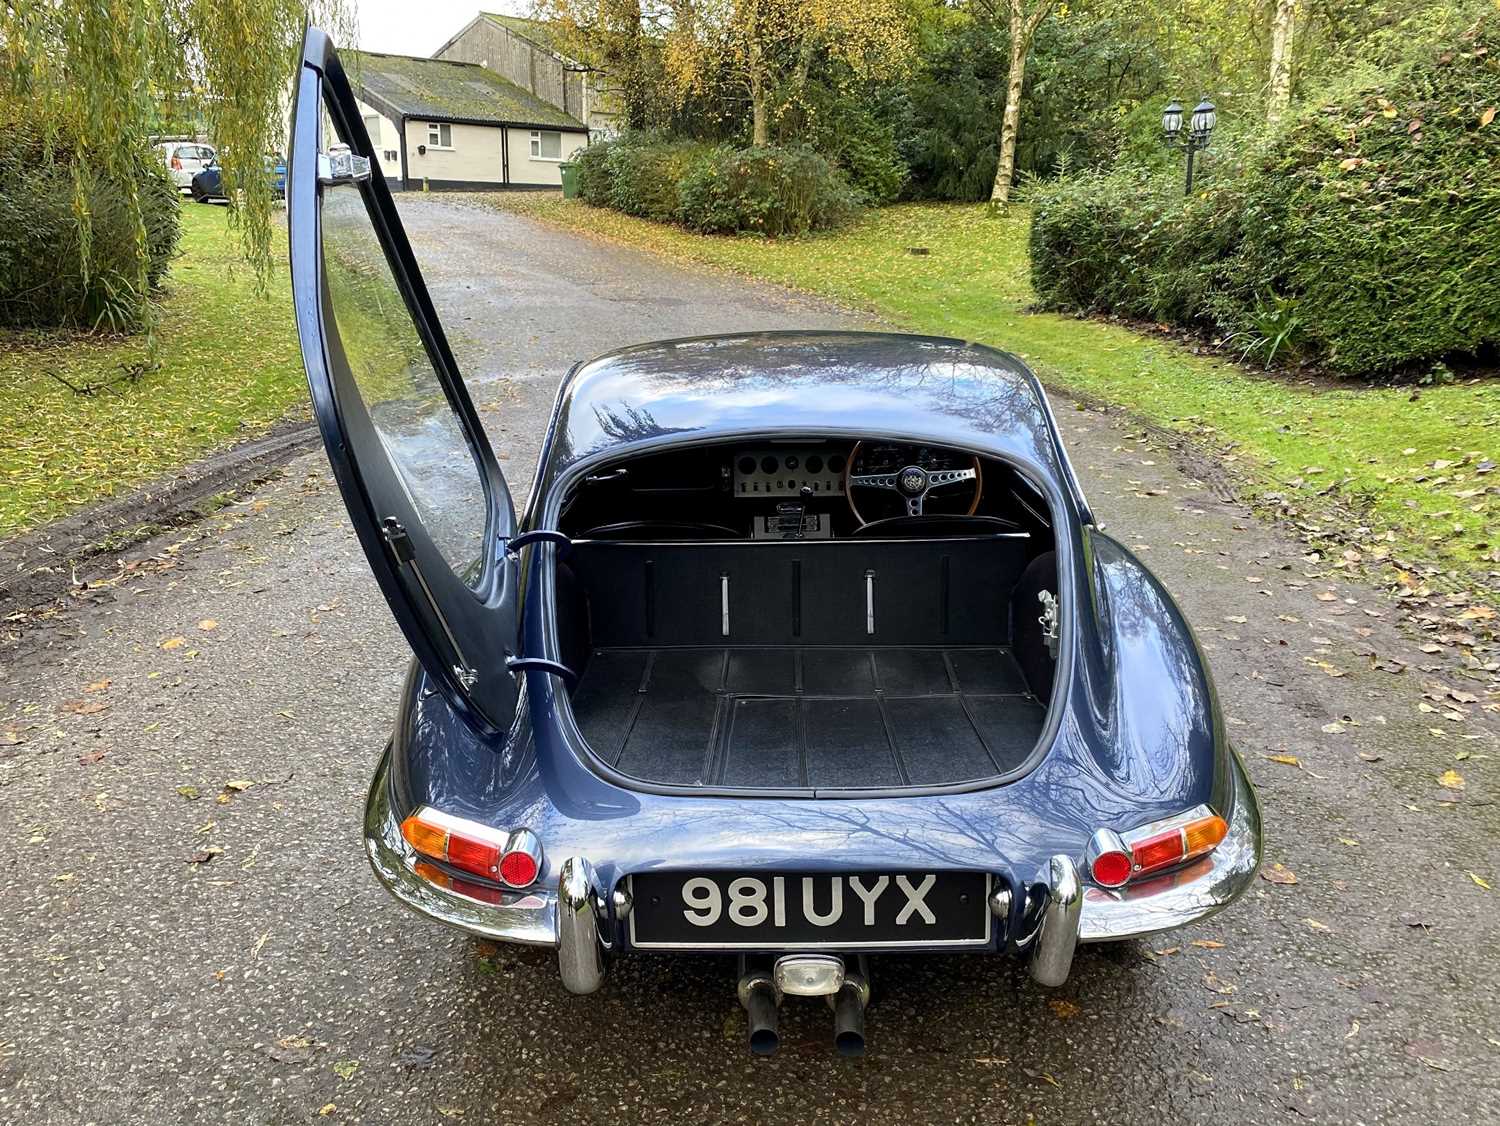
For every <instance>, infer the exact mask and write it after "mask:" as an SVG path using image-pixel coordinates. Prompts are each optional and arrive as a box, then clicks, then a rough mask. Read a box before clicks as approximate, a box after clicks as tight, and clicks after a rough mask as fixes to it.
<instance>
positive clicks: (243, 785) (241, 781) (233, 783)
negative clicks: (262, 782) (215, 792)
mask: <svg viewBox="0 0 1500 1126" xmlns="http://www.w3.org/2000/svg"><path fill="white" fill-rule="evenodd" d="M253 785H255V783H254V782H251V781H250V780H249V779H246V778H232V779H230V780H229V781H228V782H225V783H224V788H225V789H226V790H233V791H234V792H235V793H239V792H240V791H241V790H248V789H249V788H250V787H251V786H253Z"/></svg>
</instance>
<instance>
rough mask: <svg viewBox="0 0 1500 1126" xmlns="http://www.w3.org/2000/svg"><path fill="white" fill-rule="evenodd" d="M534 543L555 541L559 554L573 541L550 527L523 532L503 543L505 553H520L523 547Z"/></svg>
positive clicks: (570, 546) (563, 552)
mask: <svg viewBox="0 0 1500 1126" xmlns="http://www.w3.org/2000/svg"><path fill="white" fill-rule="evenodd" d="M534 543H555V544H556V545H557V549H558V552H559V554H564V555H565V554H567V552H568V550H569V549H570V548H572V546H573V541H572V540H570V539H569V538H568V537H567V536H565V535H563V534H562V533H561V532H554V531H552V530H551V529H547V528H543V529H539V530H537V531H535V532H523V533H521V534H520V535H519V536H516V537H514V538H513V539H511V540H508V541H507V542H506V544H505V554H507V555H520V554H521V549H522V548H523V547H529V546H530V545H532V544H534Z"/></svg>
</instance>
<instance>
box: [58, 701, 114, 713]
mask: <svg viewBox="0 0 1500 1126" xmlns="http://www.w3.org/2000/svg"><path fill="white" fill-rule="evenodd" d="M108 709H109V701H108V700H64V701H63V702H62V703H61V704H60V705H59V706H58V711H64V712H72V713H73V714H74V715H97V714H98V713H100V712H102V711H107V710H108Z"/></svg>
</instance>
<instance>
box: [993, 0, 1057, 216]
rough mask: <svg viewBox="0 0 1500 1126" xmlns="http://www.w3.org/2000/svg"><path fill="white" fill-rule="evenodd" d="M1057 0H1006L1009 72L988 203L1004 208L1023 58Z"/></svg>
mask: <svg viewBox="0 0 1500 1126" xmlns="http://www.w3.org/2000/svg"><path fill="white" fill-rule="evenodd" d="M1056 2H1057V0H1031V3H1032V5H1033V7H1032V9H1031V10H1030V11H1029V12H1028V11H1027V10H1026V0H1009V6H1010V74H1009V76H1008V77H1007V79H1006V83H1005V113H1004V114H1003V115H1002V116H1001V119H1000V163H999V165H998V166H997V167H996V169H995V185H994V187H992V188H991V189H990V202H991V203H992V204H995V205H996V206H999V207H1004V206H1005V205H1006V204H1007V203H1009V202H1010V185H1011V181H1012V180H1014V179H1015V176H1016V135H1017V133H1019V132H1020V129H1021V91H1022V89H1023V87H1024V86H1025V83H1026V60H1027V58H1028V57H1030V55H1031V41H1032V39H1034V38H1035V37H1036V29H1037V27H1038V26H1040V24H1041V22H1042V20H1044V19H1045V18H1046V17H1047V13H1048V12H1050V11H1051V10H1052V6H1053V5H1054V4H1055V3H1056Z"/></svg>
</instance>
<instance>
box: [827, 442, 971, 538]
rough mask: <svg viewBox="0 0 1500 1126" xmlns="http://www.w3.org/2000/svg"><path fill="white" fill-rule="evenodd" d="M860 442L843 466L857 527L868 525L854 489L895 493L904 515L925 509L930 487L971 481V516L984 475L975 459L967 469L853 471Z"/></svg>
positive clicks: (911, 467)
mask: <svg viewBox="0 0 1500 1126" xmlns="http://www.w3.org/2000/svg"><path fill="white" fill-rule="evenodd" d="M862 445H864V443H863V442H855V443H854V448H853V449H852V450H850V451H849V460H848V462H847V463H846V464H845V466H844V496H845V498H847V499H848V501H849V511H850V512H852V513H854V519H855V520H857V521H859V524H860V526H861V527H863V526H864V525H866V524H868V523H869V522H870V521H868V520H866V519H865V518H864V516H863V515H862V514H861V513H860V511H859V508H858V507H857V506H856V505H855V503H854V490H855V489H881V490H883V491H885V492H891V493H895V494H896V495H897V496H899V497H900V498H901V499H902V500H903V501H905V502H906V515H908V516H921V515H923V514H924V512H925V511H926V504H927V494H928V493H930V492H932V491H933V490H934V489H942V488H947V487H948V486H951V485H962V484H964V483H965V482H968V481H972V482H973V483H974V485H973V487H974V497H973V499H972V500H971V501H970V502H969V510H968V511H967V512H966V513H964V515H965V516H973V515H974V513H975V511H976V510H977V509H978V508H979V497H980V495H981V494H982V493H983V492H984V474H983V472H982V471H981V469H980V468H979V459H978V458H977V457H973V456H971V457H970V458H969V461H970V465H969V468H967V469H923V468H922V467H921V466H920V465H917V464H915V463H913V464H910V465H906V466H903V467H902V468H900V469H898V470H896V471H895V472H894V473H856V472H854V466H855V464H856V463H857V461H858V459H859V449H860V447H861V446H862Z"/></svg>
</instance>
